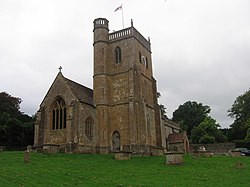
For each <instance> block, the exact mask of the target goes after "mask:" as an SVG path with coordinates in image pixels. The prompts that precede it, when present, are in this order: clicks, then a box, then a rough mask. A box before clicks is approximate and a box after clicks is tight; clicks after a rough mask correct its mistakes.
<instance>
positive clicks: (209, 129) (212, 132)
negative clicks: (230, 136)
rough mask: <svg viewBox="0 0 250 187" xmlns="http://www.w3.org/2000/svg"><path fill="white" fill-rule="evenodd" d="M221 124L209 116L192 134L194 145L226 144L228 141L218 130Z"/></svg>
mask: <svg viewBox="0 0 250 187" xmlns="http://www.w3.org/2000/svg"><path fill="white" fill-rule="evenodd" d="M218 127H220V125H219V124H217V123H216V120H215V119H213V118H212V117H210V116H208V117H206V118H205V119H204V121H203V122H201V123H200V124H199V125H198V126H196V127H194V128H193V130H192V132H191V141H192V142H193V143H214V142H218V143H219V142H225V141H226V140H227V139H226V137H225V136H224V135H223V133H222V131H220V130H219V129H218Z"/></svg>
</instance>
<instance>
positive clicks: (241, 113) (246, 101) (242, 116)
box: [228, 89, 250, 139]
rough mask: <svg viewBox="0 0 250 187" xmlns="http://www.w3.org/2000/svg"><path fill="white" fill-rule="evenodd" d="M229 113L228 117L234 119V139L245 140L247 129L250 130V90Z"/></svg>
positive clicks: (235, 103) (236, 102) (238, 99)
mask: <svg viewBox="0 0 250 187" xmlns="http://www.w3.org/2000/svg"><path fill="white" fill-rule="evenodd" d="M228 112H229V114H228V116H230V117H232V118H234V122H233V124H231V125H230V127H231V129H232V138H233V139H244V138H245V136H246V132H247V129H248V128H250V89H249V90H248V91H246V92H245V93H244V94H242V95H240V96H238V97H237V98H236V100H235V101H234V103H233V105H232V107H231V108H230V109H229V110H228Z"/></svg>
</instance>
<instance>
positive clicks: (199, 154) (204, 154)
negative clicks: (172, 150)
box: [193, 151, 214, 157]
mask: <svg viewBox="0 0 250 187" xmlns="http://www.w3.org/2000/svg"><path fill="white" fill-rule="evenodd" d="M213 155H214V154H213V153H211V152H209V151H197V152H195V153H193V156H194V157H212V156H213Z"/></svg>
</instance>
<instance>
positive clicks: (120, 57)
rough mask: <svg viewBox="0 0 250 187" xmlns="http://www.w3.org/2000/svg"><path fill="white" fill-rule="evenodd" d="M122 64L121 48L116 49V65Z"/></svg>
mask: <svg viewBox="0 0 250 187" xmlns="http://www.w3.org/2000/svg"><path fill="white" fill-rule="evenodd" d="M121 62H122V54H121V48H120V47H116V48H115V63H116V64H119V63H121Z"/></svg>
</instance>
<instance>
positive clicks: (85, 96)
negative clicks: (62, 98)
mask: <svg viewBox="0 0 250 187" xmlns="http://www.w3.org/2000/svg"><path fill="white" fill-rule="evenodd" d="M63 78H64V80H65V82H66V84H67V85H68V86H69V88H70V89H71V91H72V92H73V93H74V95H75V96H76V97H77V99H78V100H79V101H80V102H83V103H86V104H89V105H93V106H94V102H93V90H92V89H90V88H88V87H86V86H83V85H81V84H79V83H77V82H74V81H72V80H70V79H68V78H66V77H64V76H63Z"/></svg>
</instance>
